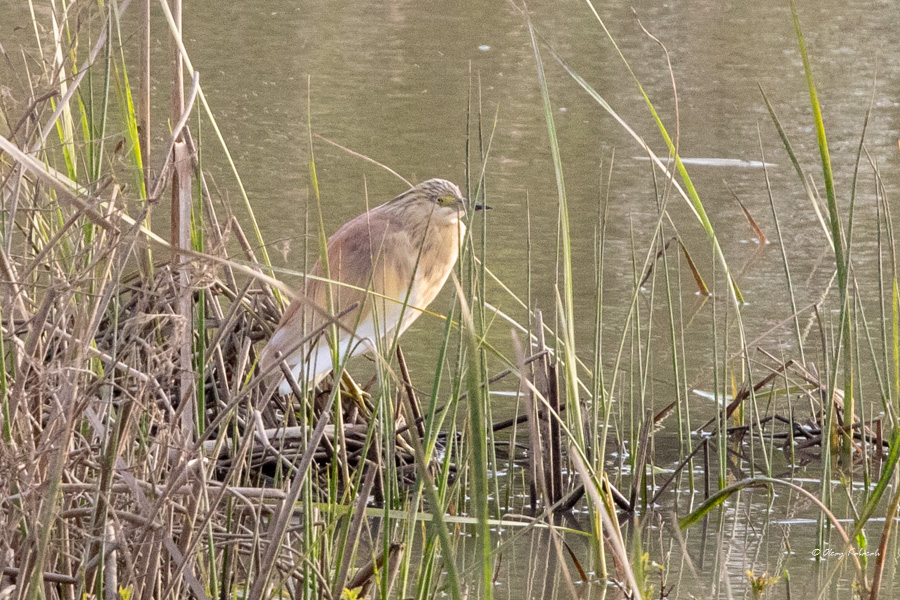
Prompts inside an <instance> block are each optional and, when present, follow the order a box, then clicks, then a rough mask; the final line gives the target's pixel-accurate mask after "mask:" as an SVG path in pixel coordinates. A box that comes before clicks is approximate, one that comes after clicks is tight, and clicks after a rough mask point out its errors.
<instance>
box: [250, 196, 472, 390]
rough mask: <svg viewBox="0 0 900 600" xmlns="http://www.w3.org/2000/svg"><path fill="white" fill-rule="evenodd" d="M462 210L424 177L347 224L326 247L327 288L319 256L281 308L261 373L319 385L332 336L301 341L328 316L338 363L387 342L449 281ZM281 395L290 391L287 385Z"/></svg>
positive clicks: (328, 360)
mask: <svg viewBox="0 0 900 600" xmlns="http://www.w3.org/2000/svg"><path fill="white" fill-rule="evenodd" d="M474 208H475V209H476V210H480V209H481V208H482V206H480V205H477V204H476V205H475V206H474ZM465 212H466V208H465V200H464V199H463V197H462V194H461V193H460V191H459V188H458V187H457V186H456V185H454V184H453V183H451V182H449V181H446V180H444V179H429V180H428V181H425V182H423V183H420V184H419V185H417V186H415V187H413V188H411V189H409V190H407V191H405V192H403V193H402V194H400V195H399V196H397V197H396V198H394V199H393V200H391V201H390V202H386V203H384V204H382V205H380V206H377V207H375V208H373V209H371V210H369V211H367V212H365V213H363V214H361V215H359V216H358V217H356V218H355V219H353V220H352V221H350V222H348V223H346V224H344V225H343V226H342V227H341V228H340V229H338V230H337V232H335V233H334V235H332V236H331V237H330V238H329V239H328V243H327V249H328V267H329V268H328V272H327V275H328V280H329V281H330V283H329V282H326V281H324V280H323V279H322V278H323V277H325V271H324V270H323V269H322V260H321V259H319V261H318V262H316V264H315V265H314V266H313V268H312V271H311V272H310V275H312V277H309V278H307V282H306V290H305V294H304V296H303V297H301V298H297V299H295V300H294V301H293V303H292V304H291V305H290V307H289V308H288V309H287V311H285V313H284V315H283V316H282V317H281V322H280V323H279V324H278V327H277V328H276V329H275V333H274V334H273V335H272V338H271V339H270V340H269V343H268V344H267V345H266V347H265V348H264V349H263V352H262V356H261V358H260V364H261V368H262V369H263V372H266V371H268V370H269V369H270V368H271V367H272V366H273V365H274V364H275V362H276V361H280V360H284V361H285V362H286V363H287V365H288V366H289V367H290V369H291V374H292V375H293V376H294V379H296V380H297V381H298V382H300V381H303V380H304V379H305V380H306V382H308V383H309V384H310V385H315V384H317V383H318V382H319V381H320V380H321V379H322V378H323V377H324V376H325V375H327V374H328V373H329V372H330V371H331V369H332V367H333V361H332V355H331V349H332V347H331V340H330V336H329V335H321V336H319V337H318V338H317V339H314V340H313V341H311V342H310V343H308V344H305V345H299V344H300V343H301V341H302V340H303V338H304V337H306V336H307V333H309V332H315V331H316V330H319V329H321V328H322V325H323V324H326V323H327V322H328V315H329V313H330V314H333V315H336V316H340V318H339V319H338V322H337V338H338V339H337V350H338V355H339V356H340V357H341V358H342V359H343V358H344V357H350V356H355V355H357V354H361V353H364V352H371V351H373V350H375V349H376V348H377V347H378V343H379V342H380V341H382V340H384V341H385V342H387V343H388V344H390V343H392V341H393V340H394V339H395V336H399V335H400V334H402V333H403V332H404V331H406V329H407V328H408V327H409V326H410V325H412V323H413V321H415V320H416V319H417V318H418V317H419V315H421V314H422V311H423V310H424V309H425V308H426V307H427V306H428V305H429V304H430V303H431V301H432V300H434V298H435V296H437V294H438V292H439V291H440V290H441V288H442V287H443V286H444V283H445V282H446V281H447V277H449V276H450V271H452V270H453V265H455V264H456V259H457V257H458V256H459V248H460V243H461V240H462V239H463V236H464V235H465V233H466V225H465V222H464V221H463V220H462V217H463V216H465ZM329 286H330V290H331V307H330V310H329V306H328V297H327V288H328V287H329ZM348 309H349V310H348ZM344 312H346V314H343V315H342V313H344ZM341 315H342V316H341ZM298 345H299V347H298ZM279 391H280V392H281V393H282V394H286V393H289V392H290V386H289V385H288V382H287V381H282V383H281V385H280V387H279Z"/></svg>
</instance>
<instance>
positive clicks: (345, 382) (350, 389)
mask: <svg viewBox="0 0 900 600" xmlns="http://www.w3.org/2000/svg"><path fill="white" fill-rule="evenodd" d="M341 394H342V395H346V396H347V397H349V398H350V399H351V400H353V403H354V404H355V405H356V406H357V407H358V408H359V414H360V415H362V417H363V419H365V420H366V421H368V420H370V419H371V418H372V408H371V406H370V404H371V402H370V396H369V394H368V393H366V392H364V391H363V390H362V388H361V387H359V385H358V384H357V383H356V382H355V381H354V380H353V378H352V377H351V376H350V373H348V372H347V371H346V370H345V371H344V372H343V374H342V375H341Z"/></svg>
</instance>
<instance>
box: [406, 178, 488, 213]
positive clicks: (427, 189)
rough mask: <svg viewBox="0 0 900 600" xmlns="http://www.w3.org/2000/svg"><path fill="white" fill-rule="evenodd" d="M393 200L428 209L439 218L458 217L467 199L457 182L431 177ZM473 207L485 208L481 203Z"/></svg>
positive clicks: (464, 208)
mask: <svg viewBox="0 0 900 600" xmlns="http://www.w3.org/2000/svg"><path fill="white" fill-rule="evenodd" d="M393 202H395V203H397V204H400V205H407V206H409V207H410V208H412V207H415V209H417V210H427V211H428V212H429V213H431V215H433V216H434V217H438V218H446V219H458V218H459V217H460V215H464V214H465V212H466V199H465V198H464V197H463V195H462V192H460V191H459V187H457V186H456V184H455V183H452V182H450V181H447V180H446V179H429V180H428V181H423V182H422V183H420V184H419V185H417V186H415V187H413V188H411V189H409V190H407V191H406V192H404V193H402V194H400V195H399V196H397V197H396V198H394V200H393ZM472 208H474V209H475V210H483V209H484V208H490V207H484V206H482V205H481V204H475V205H474V206H473V207H472Z"/></svg>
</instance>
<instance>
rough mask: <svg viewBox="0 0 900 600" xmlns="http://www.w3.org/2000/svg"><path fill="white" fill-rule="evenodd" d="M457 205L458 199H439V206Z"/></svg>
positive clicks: (441, 197)
mask: <svg viewBox="0 0 900 600" xmlns="http://www.w3.org/2000/svg"><path fill="white" fill-rule="evenodd" d="M455 203H456V198H454V197H453V196H440V197H438V204H440V205H441V206H450V205H451V204H455Z"/></svg>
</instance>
